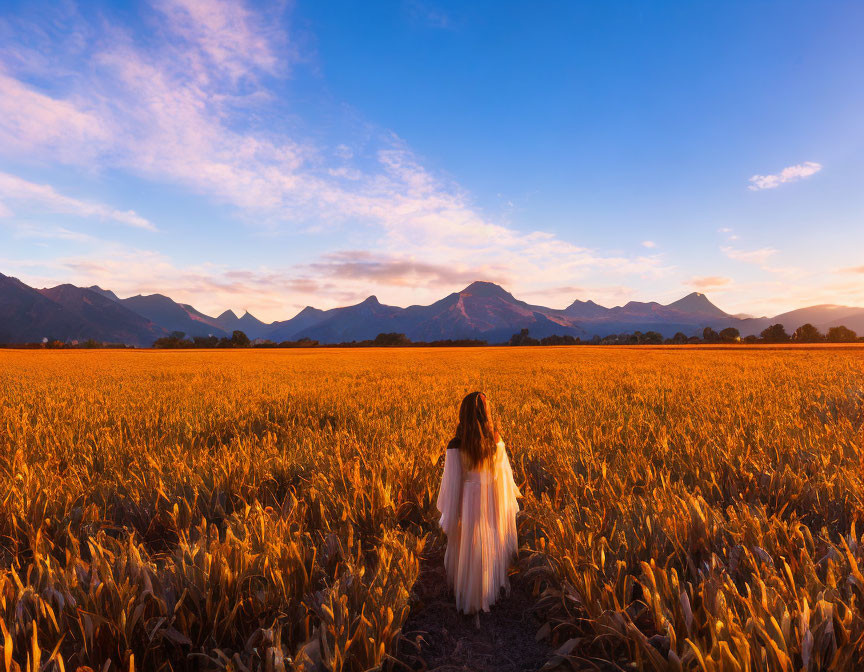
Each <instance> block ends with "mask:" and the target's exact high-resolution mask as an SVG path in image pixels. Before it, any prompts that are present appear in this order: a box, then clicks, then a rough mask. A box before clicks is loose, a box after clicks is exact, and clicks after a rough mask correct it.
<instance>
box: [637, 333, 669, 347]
mask: <svg viewBox="0 0 864 672" xmlns="http://www.w3.org/2000/svg"><path fill="white" fill-rule="evenodd" d="M639 342H640V343H642V344H644V345H661V344H662V343H663V334H661V333H660V332H657V331H646V332H645V333H644V334H642V338H641V339H639Z"/></svg>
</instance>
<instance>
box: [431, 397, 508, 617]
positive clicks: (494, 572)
mask: <svg viewBox="0 0 864 672" xmlns="http://www.w3.org/2000/svg"><path fill="white" fill-rule="evenodd" d="M520 496H521V495H520V493H519V488H518V487H517V486H516V483H515V482H514V481H513V471H512V469H511V468H510V460H509V459H508V458H507V452H506V451H505V450H504V442H503V441H502V440H501V437H500V435H499V434H498V431H497V430H496V429H495V423H494V422H493V420H492V408H491V406H490V405H489V402H488V400H487V399H486V395H484V394H483V393H482V392H472V393H471V394H469V395H468V396H467V397H465V399H463V400H462V406H461V407H460V409H459V425H458V426H457V427H456V436H455V438H454V439H453V440H452V441H450V443H449V445H448V446H447V451H446V457H445V460H444V475H443V476H442V478H441V490H440V491H439V493H438V511H440V513H441V518H440V521H439V523H440V525H441V529H442V530H444V534H446V535H447V553H446V555H445V556H444V564H445V565H446V567H447V580H448V582H449V584H450V587H451V588H453V592H454V593H455V595H456V608H457V609H459V610H460V611H463V612H464V613H466V614H472V613H477V612H479V611H480V610H483V611H489V607H490V606H491V605H492V604H493V603H494V602H495V600H496V599H498V595H499V593H500V592H501V589H502V588H505V589H508V590H509V582H508V580H507V569H508V566H509V564H510V559H511V558H512V557H513V554H514V553H515V552H516V549H517V547H518V543H517V540H516V512H517V511H518V510H519V504H518V502H517V501H516V498H517V497H520Z"/></svg>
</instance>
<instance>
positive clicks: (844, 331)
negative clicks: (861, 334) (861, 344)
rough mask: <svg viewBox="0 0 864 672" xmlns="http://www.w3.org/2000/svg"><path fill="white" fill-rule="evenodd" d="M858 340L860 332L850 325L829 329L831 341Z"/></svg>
mask: <svg viewBox="0 0 864 672" xmlns="http://www.w3.org/2000/svg"><path fill="white" fill-rule="evenodd" d="M857 340H858V334H856V333H855V332H854V331H852V330H851V329H849V328H848V327H843V326H840V327H831V328H830V329H829V330H828V342H829V343H854V342H855V341H857Z"/></svg>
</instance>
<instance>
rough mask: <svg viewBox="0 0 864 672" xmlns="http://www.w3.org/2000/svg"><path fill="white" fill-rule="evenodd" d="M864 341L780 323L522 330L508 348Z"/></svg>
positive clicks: (847, 332)
mask: <svg viewBox="0 0 864 672" xmlns="http://www.w3.org/2000/svg"><path fill="white" fill-rule="evenodd" d="M856 342H864V337H861V338H859V337H858V335H857V334H856V333H855V332H854V331H852V330H851V329H849V328H847V327H843V326H840V327H831V328H830V329H829V330H828V333H827V334H822V333H821V332H820V331H819V330H818V329H817V328H816V327H814V326H813V325H812V324H805V325H802V326H800V327H798V328H797V329H796V330H795V332H794V333H793V334H792V335H789V334H788V333H787V332H786V329H785V328H784V327H783V325H782V324H772V325H771V326H770V327H768V328H766V329H763V330H762V333H761V334H759V336H755V335H750V336H745V337H743V338H742V337H741V332H740V331H738V329H736V328H735V327H727V328H725V329H722V330H720V331H719V332H718V331H714V329H712V328H711V327H705V328H704V329H703V330H702V336H701V337H700V336H687V334H685V333H683V332H680V331H679V332H678V333H676V334H675V335H674V336H672V338H663V335H662V334H660V333H659V332H656V331H646V332H644V333H643V332H641V331H634V332H633V333H632V334H631V333H625V334H609V335H608V336H594V337H592V338H590V339H585V340H583V339H581V338H578V337H574V336H569V335H567V336H557V335H553V336H546V337H544V338H540V339H537V338H533V337H532V336H531V332H530V331H529V330H528V329H522V330H521V331H520V332H519V333H518V334H513V335H512V336H511V337H510V340H509V341H508V345H688V344H689V345H697V344H702V343H708V344H722V343H729V344H732V343H744V344H748V345H752V344H758V343H772V344H773V343H856Z"/></svg>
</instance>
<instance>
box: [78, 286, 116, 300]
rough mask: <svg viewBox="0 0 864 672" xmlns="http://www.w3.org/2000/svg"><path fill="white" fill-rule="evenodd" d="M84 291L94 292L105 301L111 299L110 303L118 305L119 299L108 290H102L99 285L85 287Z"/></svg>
mask: <svg viewBox="0 0 864 672" xmlns="http://www.w3.org/2000/svg"><path fill="white" fill-rule="evenodd" d="M84 289H89V290H90V291H91V292H95V293H96V294H99V295H100V296H104V297H105V298H106V299H111V300H112V301H116V302H117V303H120V297H119V296H117V295H116V294H115V293H114V292H112V291H111V290H110V289H102V288H101V287H100V286H99V285H91V286H90V287H85V288H84Z"/></svg>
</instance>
